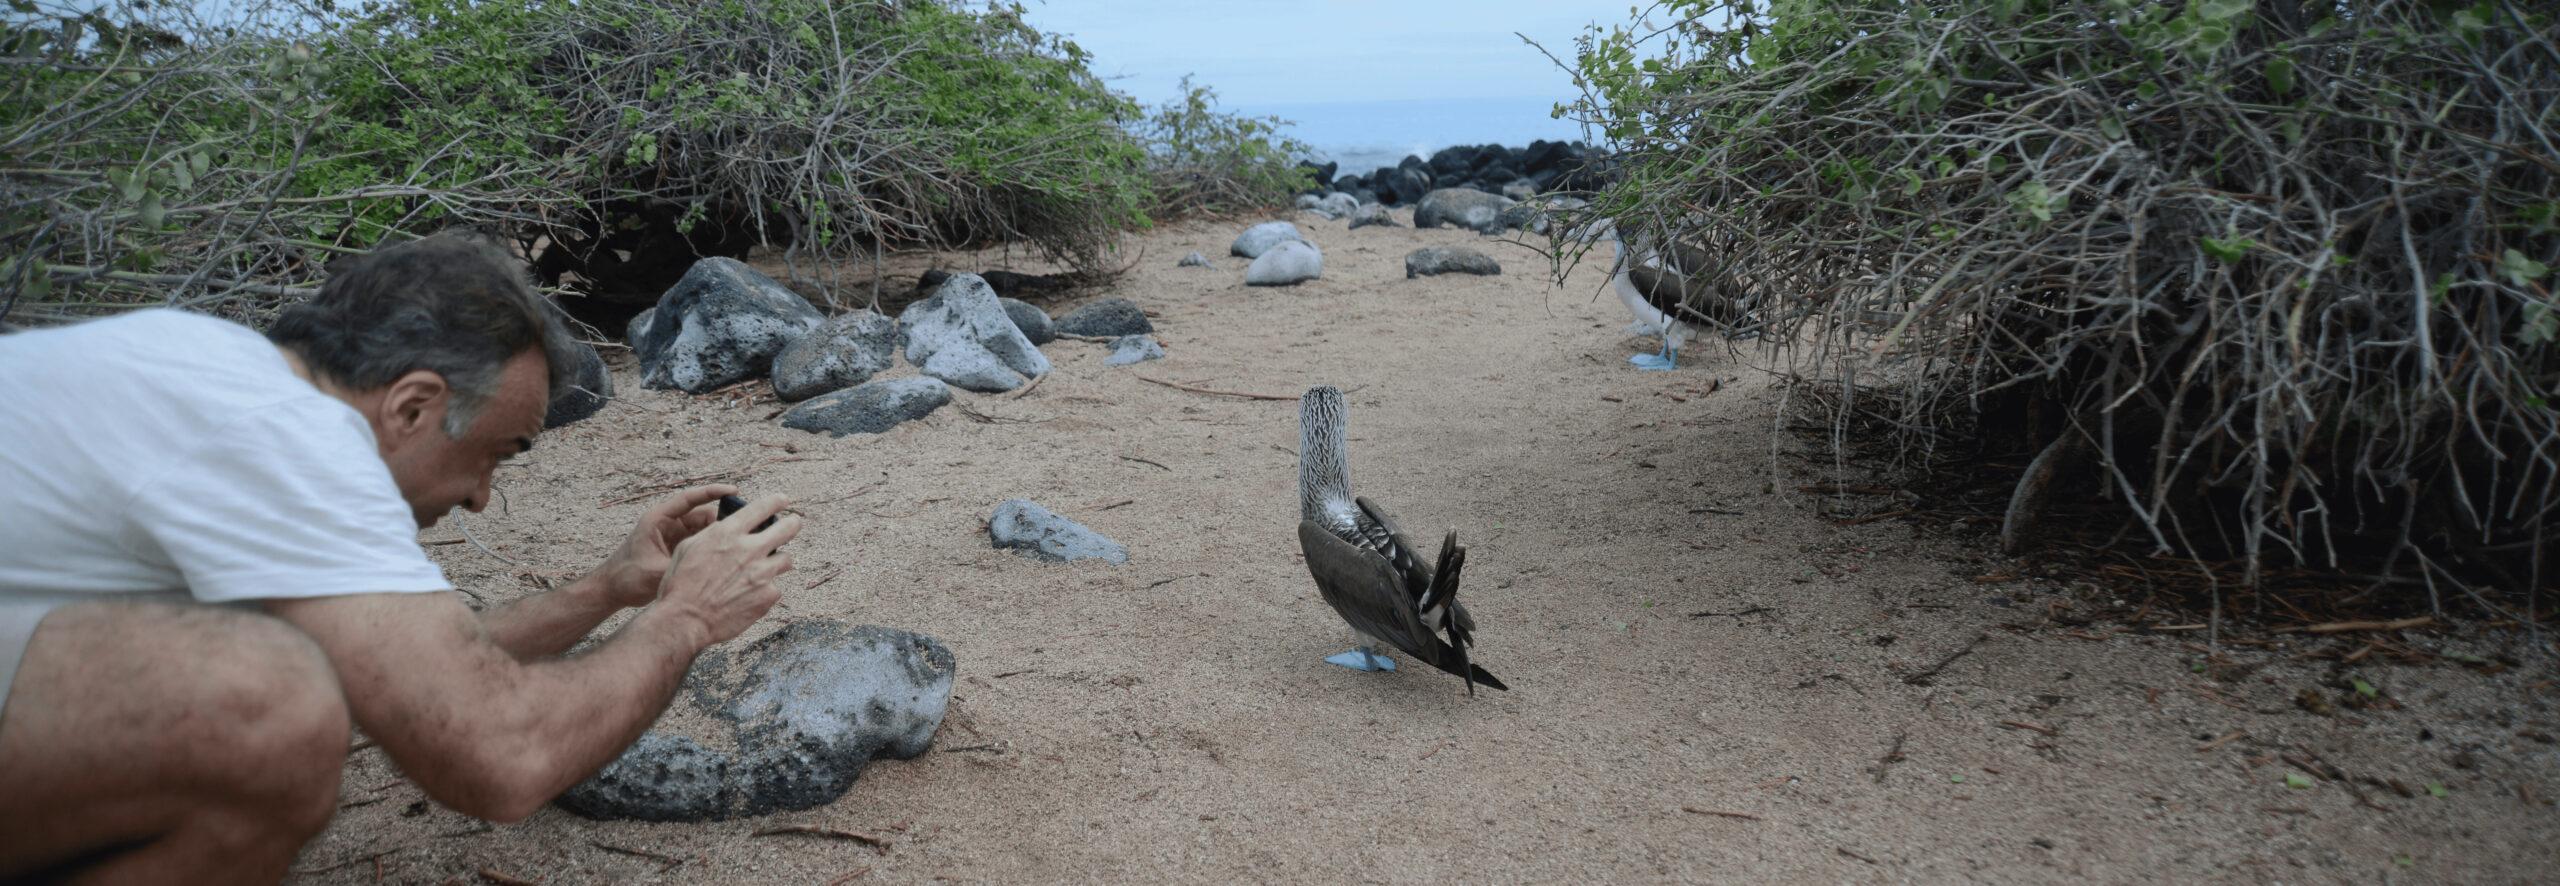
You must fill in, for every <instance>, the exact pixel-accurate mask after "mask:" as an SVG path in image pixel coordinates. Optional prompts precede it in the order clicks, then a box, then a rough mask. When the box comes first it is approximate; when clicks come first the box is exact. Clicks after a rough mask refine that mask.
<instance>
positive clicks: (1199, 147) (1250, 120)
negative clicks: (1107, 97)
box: [1139, 77, 1314, 218]
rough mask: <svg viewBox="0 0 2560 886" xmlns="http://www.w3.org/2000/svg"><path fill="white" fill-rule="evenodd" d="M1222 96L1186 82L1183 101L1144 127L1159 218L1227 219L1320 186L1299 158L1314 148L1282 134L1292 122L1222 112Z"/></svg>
mask: <svg viewBox="0 0 2560 886" xmlns="http://www.w3.org/2000/svg"><path fill="white" fill-rule="evenodd" d="M1217 104H1218V94H1217V92H1216V91H1215V90H1212V89H1210V88H1209V87H1206V86H1197V85H1193V84H1192V82H1191V78H1189V77H1184V78H1182V98H1181V99H1179V100H1176V101H1173V102H1170V103H1167V104H1166V105H1164V106H1163V107H1161V108H1158V109H1157V110H1156V112H1155V113H1154V114H1153V115H1151V116H1149V117H1148V118H1147V120H1146V124H1145V125H1144V126H1143V127H1141V128H1140V129H1139V133H1140V135H1141V136H1142V137H1143V138H1145V140H1146V143H1147V151H1148V160H1149V164H1148V170H1149V172H1150V173H1151V174H1152V175H1153V177H1154V188H1155V193H1154V198H1153V200H1154V206H1155V211H1156V213H1157V214H1158V215H1160V216H1163V217H1166V218H1178V217H1181V216H1186V215H1197V214H1211V215H1223V214H1231V213H1237V212H1245V211H1249V210H1256V209H1267V208H1270V207H1274V206H1284V205H1287V204H1288V203H1289V201H1290V200H1291V199H1292V198H1294V197H1296V196H1297V194H1298V193H1299V192H1301V191H1304V190H1306V189H1307V188H1308V187H1309V186H1311V185H1312V184H1314V182H1313V181H1312V180H1311V179H1310V178H1309V177H1308V172H1307V170H1306V169H1305V168H1304V167H1301V166H1299V165H1298V164H1297V158H1299V157H1302V156H1305V155H1306V153H1307V146H1306V144H1305V143H1303V142H1300V141H1298V140H1297V139H1294V138H1290V137H1288V136H1286V135H1284V134H1282V133H1283V132H1284V131H1285V130H1286V129H1287V127H1288V125H1289V124H1288V121H1285V120H1281V119H1279V118H1276V117H1246V116H1242V115H1238V114H1233V113H1227V112H1221V111H1218V110H1216V108H1217Z"/></svg>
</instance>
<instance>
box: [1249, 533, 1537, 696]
mask: <svg viewBox="0 0 2560 886" xmlns="http://www.w3.org/2000/svg"><path fill="white" fill-rule="evenodd" d="M1298 547H1299V548H1300V549H1301V550H1303V551H1305V552H1306V555H1307V572H1308V573H1309V574H1311V575H1313V576H1314V577H1315V580H1316V591H1317V593H1318V594H1320V595H1321V596H1323V597H1324V602H1325V604H1326V605H1328V606H1331V607H1333V611H1334V612H1335V613H1336V614H1338V615H1340V616H1342V620H1343V622H1344V623H1347V624H1349V625H1351V628H1352V629H1353V630H1356V631H1359V632H1361V633H1363V634H1367V635H1369V636H1371V637H1376V638H1378V639H1380V640H1384V641H1386V642H1387V643H1388V644H1389V645H1391V646H1394V647H1395V648H1397V649H1400V650H1403V651H1404V653H1405V654H1407V655H1411V656H1413V657H1414V658H1416V659H1420V660H1421V661H1423V662H1424V663H1426V664H1429V665H1431V666H1432V667H1435V668H1439V669H1440V670H1443V671H1447V672H1449V673H1451V674H1454V675H1457V676H1459V677H1461V678H1465V679H1466V680H1467V681H1468V684H1467V691H1468V692H1469V693H1473V692H1474V691H1475V684H1477V683H1483V684H1485V685H1487V686H1491V687H1493V688H1495V689H1504V690H1507V689H1509V688H1510V687H1508V686H1504V685H1503V684H1502V681H1501V680H1499V679H1496V678H1495V677H1494V676H1493V675H1492V674H1489V673H1486V672H1485V670H1484V669H1483V668H1481V667H1477V666H1475V665H1474V664H1472V663H1470V662H1468V661H1467V657H1466V653H1465V652H1464V651H1462V650H1459V649H1457V648H1455V647H1452V646H1450V645H1449V644H1448V643H1446V642H1443V641H1442V640H1441V639H1440V636H1439V634H1437V633H1434V632H1433V631H1432V630H1431V629H1430V628H1429V627H1427V626H1425V625H1424V624H1423V623H1422V610H1421V607H1419V606H1416V605H1414V600H1415V597H1414V595H1413V593H1412V592H1410V591H1408V590H1406V588H1405V586H1404V584H1405V576H1404V575H1402V574H1399V573H1398V572H1397V570H1396V569H1395V568H1394V567H1393V566H1391V565H1389V563H1388V561H1387V558H1386V557H1383V556H1380V555H1378V554H1377V553H1376V552H1374V551H1370V550H1366V549H1364V548H1362V547H1360V546H1358V545H1354V544H1352V543H1351V542H1348V541H1345V540H1343V539H1342V538H1341V537H1340V536H1336V535H1334V534H1333V533H1332V532H1330V531H1327V530H1326V529H1325V528H1324V527H1323V526H1321V525H1318V524H1317V523H1315V522H1314V521H1311V520H1300V521H1298Z"/></svg>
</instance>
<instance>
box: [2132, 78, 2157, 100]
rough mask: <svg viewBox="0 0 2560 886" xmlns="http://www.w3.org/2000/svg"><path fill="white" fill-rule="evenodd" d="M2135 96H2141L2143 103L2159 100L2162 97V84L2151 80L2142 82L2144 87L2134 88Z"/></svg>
mask: <svg viewBox="0 0 2560 886" xmlns="http://www.w3.org/2000/svg"><path fill="white" fill-rule="evenodd" d="M2133 94H2135V95H2138V96H2141V97H2142V100H2143V101H2151V100H2153V99H2157V98H2159V97H2160V84H2158V83H2153V82H2151V81H2149V80H2145V81H2142V85H2140V86H2136V87H2134V88H2133Z"/></svg>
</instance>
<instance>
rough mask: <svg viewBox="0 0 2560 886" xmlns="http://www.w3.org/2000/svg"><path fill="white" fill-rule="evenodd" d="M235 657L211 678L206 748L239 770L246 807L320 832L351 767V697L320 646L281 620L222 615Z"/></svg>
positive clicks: (227, 657)
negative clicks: (273, 812) (253, 805)
mask: <svg viewBox="0 0 2560 886" xmlns="http://www.w3.org/2000/svg"><path fill="white" fill-rule="evenodd" d="M225 615H226V616H229V618H227V619H226V620H227V621H230V622H232V623H231V624H228V625H225V626H224V627H223V628H222V632H223V633H224V634H225V635H226V637H225V641H226V642H225V644H224V645H225V646H227V647H229V648H228V650H226V652H225V653H224V654H222V655H219V656H215V658H216V659H217V660H218V661H219V662H220V663H219V664H218V665H216V666H214V667H210V668H208V669H207V670H206V673H205V680H206V683H205V685H204V686H203V687H202V690H203V696H202V700H201V702H200V704H201V705H202V707H201V708H200V710H199V712H200V713H201V714H203V715H205V716H204V719H202V720H201V722H205V723H206V724H207V726H208V728H209V729H210V730H212V734H210V735H205V736H201V737H202V738H203V739H205V740H206V744H205V745H204V747H205V749H206V750H208V751H210V752H212V753H214V754H216V755H218V756H220V757H224V758H228V759H227V760H225V761H223V762H225V763H228V764H229V765H235V766H238V767H240V770H239V771H240V774H241V778H239V779H238V780H237V784H239V785H240V786H241V789H242V790H244V791H245V792H246V793H248V794H250V795H251V796H249V797H248V798H247V799H250V800H252V801H254V802H257V803H259V804H260V805H266V804H273V805H272V806H271V807H269V808H274V809H277V810H278V811H280V812H285V813H287V814H288V817H289V818H291V819H292V822H293V824H294V825H295V826H296V827H298V828H300V827H304V826H307V829H308V830H310V831H312V832H317V831H318V830H319V829H320V828H321V827H322V826H324V825H326V824H327V823H328V820H329V816H330V815H331V814H332V813H334V812H335V811H336V809H337V800H338V776H339V773H340V771H341V770H342V769H343V768H344V766H345V764H346V756H347V740H348V734H349V722H348V715H347V703H346V697H345V695H344V694H343V693H342V692H341V691H340V689H339V687H338V678H337V674H336V672H335V671H334V670H332V669H331V668H330V666H329V659H328V657H327V656H326V655H324V654H322V652H321V651H320V647H319V645H318V644H315V643H313V642H312V641H311V639H310V638H309V637H306V636H304V635H303V634H302V632H301V631H298V630H295V629H294V628H293V627H292V626H290V625H287V624H285V623H283V622H281V621H277V620H276V619H273V618H269V617H267V616H264V615H255V614H247V613H225Z"/></svg>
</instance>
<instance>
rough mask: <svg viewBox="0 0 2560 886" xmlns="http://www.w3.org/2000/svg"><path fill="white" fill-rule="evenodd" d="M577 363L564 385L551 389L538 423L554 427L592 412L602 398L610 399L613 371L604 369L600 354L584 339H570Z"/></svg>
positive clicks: (594, 412)
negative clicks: (549, 401) (566, 384)
mask: <svg viewBox="0 0 2560 886" xmlns="http://www.w3.org/2000/svg"><path fill="white" fill-rule="evenodd" d="M573 344H574V346H575V347H576V348H577V360H578V365H577V367H576V369H575V370H573V371H572V372H571V373H570V375H571V377H570V379H569V385H568V387H565V388H561V389H560V390H557V391H553V392H551V407H550V409H549V410H548V411H546V412H544V413H543V416H542V426H543V427H545V428H556V427H559V426H561V425H565V424H568V423H570V422H573V421H578V420H580V419H583V418H586V417H587V416H590V415H594V414H596V410H599V409H603V408H604V404H605V401H607V400H611V399H613V375H612V374H610V373H607V372H605V371H604V355H602V354H598V353H596V347H595V346H594V345H591V344H587V343H586V342H574V343H573Z"/></svg>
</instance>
